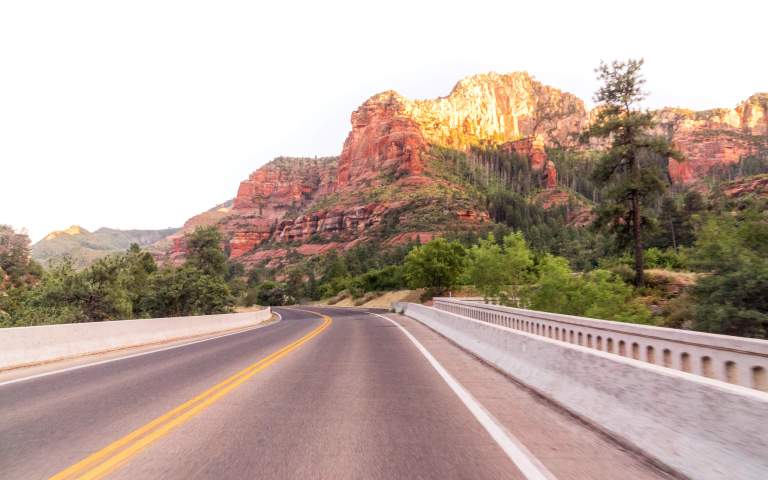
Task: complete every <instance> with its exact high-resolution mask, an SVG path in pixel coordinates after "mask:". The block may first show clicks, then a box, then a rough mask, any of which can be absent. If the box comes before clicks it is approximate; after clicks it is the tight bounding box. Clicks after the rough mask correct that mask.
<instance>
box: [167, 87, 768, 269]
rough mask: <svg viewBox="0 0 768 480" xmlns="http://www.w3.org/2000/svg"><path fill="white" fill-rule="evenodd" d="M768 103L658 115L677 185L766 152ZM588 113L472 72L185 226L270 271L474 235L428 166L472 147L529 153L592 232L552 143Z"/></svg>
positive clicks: (449, 189) (479, 208)
mask: <svg viewBox="0 0 768 480" xmlns="http://www.w3.org/2000/svg"><path fill="white" fill-rule="evenodd" d="M767 105H768V94H759V95H754V96H753V97H750V98H749V99H748V100H747V101H745V102H743V103H742V104H740V105H739V106H737V107H736V108H734V109H731V110H728V109H720V110H711V111H707V112H691V111H687V110H680V109H664V110H661V111H658V112H656V115H657V119H658V121H659V130H658V132H659V133H664V134H667V135H668V136H669V138H670V139H671V140H672V141H673V142H674V143H675V145H676V146H677V148H678V149H680V150H681V151H682V153H683V154H684V156H685V157H686V161H685V162H682V163H678V162H674V161H672V162H670V175H671V177H672V178H673V180H674V181H677V182H691V181H695V180H696V179H698V178H702V177H703V176H706V175H707V174H708V173H709V172H710V171H711V170H712V169H713V168H717V167H718V166H722V165H729V164H732V163H735V162H738V161H739V160H740V159H742V158H743V157H744V156H747V155H753V154H756V153H760V152H762V151H768V150H766V149H765V142H766V139H768V117H767V116H766V110H768V109H767ZM589 118H590V116H589V113H588V112H587V111H586V109H585V107H584V103H583V102H582V101H581V100H579V99H578V98H577V97H575V96H574V95H571V94H569V93H566V92H562V91H560V90H557V89H555V88H552V87H548V86H546V85H543V84H541V83H540V82H538V81H536V80H535V79H534V78H533V77H531V76H530V75H528V74H527V73H524V72H517V73H511V74H507V75H499V74H495V73H489V74H484V75H475V76H472V77H469V78H467V79H464V80H462V81H460V82H459V83H457V84H456V86H455V87H454V88H453V90H452V91H451V92H450V94H449V95H448V96H446V97H441V98H437V99H433V100H411V99H408V98H405V97H403V96H401V95H399V94H398V93H396V92H394V91H387V92H383V93H380V94H377V95H374V96H372V97H371V98H369V99H368V100H366V101H365V102H364V103H363V104H362V105H361V106H360V107H359V108H358V109H357V110H355V111H354V112H353V113H352V115H351V130H350V133H349V135H348V136H347V138H346V140H345V142H344V145H343V148H342V151H341V155H340V156H339V157H331V158H319V159H318V158H315V159H308V158H278V159H275V160H274V161H272V162H270V163H268V164H266V165H264V166H263V167H261V168H260V169H258V170H256V171H255V172H253V173H252V174H251V175H250V176H249V178H248V179H247V180H245V181H243V182H242V183H241V184H240V187H239V189H238V191H237V195H236V196H235V199H234V201H233V202H232V205H231V208H229V206H228V207H226V208H223V209H217V210H216V211H215V212H214V211H212V212H208V213H207V214H204V215H203V216H201V217H200V218H198V219H197V220H194V219H193V220H191V221H190V222H188V224H189V225H190V227H191V226H192V225H197V224H201V222H202V223H204V224H216V225H218V226H219V228H220V229H221V230H222V232H223V233H224V235H225V238H226V244H227V247H228V248H229V251H230V255H231V257H233V258H237V259H239V260H241V261H243V262H245V263H257V262H263V261H270V262H271V264H274V262H279V261H282V260H280V259H284V258H286V257H287V256H289V254H290V253H292V252H295V253H297V254H300V255H313V254H317V253H322V252H327V251H329V250H333V249H343V248H349V247H351V246H353V245H355V244H356V243H357V242H359V241H361V240H364V239H373V238H375V239H378V240H379V241H381V242H382V244H384V245H395V244H398V243H402V242H406V241H413V240H414V239H416V240H417V241H421V240H424V239H430V238H432V237H433V236H435V235H438V234H440V233H443V232H445V231H446V230H447V229H448V228H464V227H466V228H477V227H478V226H480V225H483V224H485V223H487V222H488V221H489V218H488V213H487V211H486V210H485V208H484V206H483V205H482V203H481V202H479V201H477V199H474V200H473V199H471V198H470V196H469V195H467V194H466V192H465V191H464V190H463V188H464V187H463V186H462V185H456V184H452V183H451V180H449V178H450V176H445V175H440V173H441V172H436V171H434V169H435V168H437V167H435V166H434V165H435V163H434V162H432V161H431V160H432V159H433V156H432V155H433V153H432V151H433V149H434V148H435V147H436V146H437V147H443V148H449V149H454V150H459V151H464V152H470V147H473V146H482V147H494V148H500V149H501V150H503V151H506V152H509V153H515V154H517V155H519V156H521V157H524V158H527V159H528V161H529V162H530V167H531V170H532V171H533V172H538V173H539V177H538V181H539V183H538V184H537V185H535V186H534V188H535V189H541V190H542V191H540V192H539V193H538V194H537V195H536V196H535V198H534V199H533V201H535V202H538V203H539V204H541V205H542V206H544V207H545V208H551V207H556V206H565V207H567V208H568V209H569V211H568V212H569V214H568V221H569V222H570V223H571V224H572V225H584V224H587V223H589V222H590V221H591V218H592V214H591V211H590V208H589V206H588V204H587V203H585V202H582V201H580V200H579V199H575V200H574V198H573V195H572V194H571V193H569V192H567V191H565V190H563V189H558V188H557V165H556V164H555V163H554V162H553V161H551V160H550V159H549V158H548V157H547V147H558V146H568V145H570V144H572V143H573V138H574V134H577V133H579V132H581V131H582V130H583V129H584V128H585V127H586V126H587V124H588V122H589ZM469 158H470V160H471V155H469ZM188 230H189V228H187V227H186V226H185V228H184V230H183V232H186V231H188ZM425 241H426V240H425ZM183 250H184V246H183V241H182V240H181V236H180V235H179V236H178V237H176V238H175V239H174V246H173V248H172V251H173V252H175V253H174V255H175V256H177V257H178V256H181V255H183Z"/></svg>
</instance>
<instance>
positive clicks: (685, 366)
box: [680, 352, 691, 373]
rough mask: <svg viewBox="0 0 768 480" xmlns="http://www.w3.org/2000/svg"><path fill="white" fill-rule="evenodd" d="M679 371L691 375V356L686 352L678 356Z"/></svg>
mask: <svg viewBox="0 0 768 480" xmlns="http://www.w3.org/2000/svg"><path fill="white" fill-rule="evenodd" d="M680 370H682V371H684V372H688V373H691V356H690V355H689V354H688V353H687V352H683V353H681V354H680Z"/></svg>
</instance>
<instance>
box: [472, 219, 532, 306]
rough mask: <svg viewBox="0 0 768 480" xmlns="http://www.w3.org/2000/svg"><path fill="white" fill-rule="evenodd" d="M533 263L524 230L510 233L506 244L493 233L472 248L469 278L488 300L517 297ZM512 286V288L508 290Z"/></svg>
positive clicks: (505, 238)
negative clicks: (498, 240) (519, 287)
mask: <svg viewBox="0 0 768 480" xmlns="http://www.w3.org/2000/svg"><path fill="white" fill-rule="evenodd" d="M532 266H533V259H532V252H531V251H530V250H529V249H528V246H527V245H526V243H525V239H524V238H523V235H522V234H521V233H520V232H515V233H511V234H509V235H506V236H505V237H504V238H503V240H502V243H501V244H499V243H497V242H496V238H495V237H494V235H493V233H489V234H488V237H487V238H485V239H480V241H479V242H478V243H477V244H476V245H473V246H472V247H471V248H470V249H469V263H468V267H467V270H466V277H467V280H468V282H469V283H470V284H472V285H474V286H475V287H476V288H477V289H478V290H480V292H482V294H483V297H484V298H485V300H486V301H488V299H490V298H496V297H501V296H502V293H504V295H503V297H504V298H510V297H512V298H516V297H517V294H518V292H517V291H516V288H517V287H518V286H520V285H523V284H525V283H526V281H527V280H528V279H529V277H530V274H531V267H532ZM506 287H510V289H511V290H510V291H505V288H506Z"/></svg>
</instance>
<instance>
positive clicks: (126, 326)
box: [0, 308, 272, 369]
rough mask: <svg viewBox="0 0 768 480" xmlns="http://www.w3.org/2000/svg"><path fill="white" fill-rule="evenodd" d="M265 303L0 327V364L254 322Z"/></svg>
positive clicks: (12, 365) (268, 312)
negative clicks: (244, 309)
mask: <svg viewBox="0 0 768 480" xmlns="http://www.w3.org/2000/svg"><path fill="white" fill-rule="evenodd" d="M271 315H272V312H271V310H270V309H269V308H265V309H263V310H259V311H256V312H248V313H229V314H222V315H202V316H195V317H172V318H150V319H141V320H117V321H111V322H91V323H67V324H61V325H40V326H34V327H13V328H0V369H8V368H15V367H20V366H24V365H34V364H37V363H43V362H49V361H53V360H59V359H64V358H70V357H76V356H79V355H86V354H92V353H98V352H106V351H110V350H117V349H120V348H127V347H132V346H138V345H146V344H151V343H160V342H165V341H169V340H175V339H180V338H186V337H194V336H197V335H205V334H210V333H216V332H223V331H226V330H234V329H237V328H244V327H248V326H253V325H256V324H258V323H260V322H262V321H264V320H267V319H269V318H270V316H271Z"/></svg>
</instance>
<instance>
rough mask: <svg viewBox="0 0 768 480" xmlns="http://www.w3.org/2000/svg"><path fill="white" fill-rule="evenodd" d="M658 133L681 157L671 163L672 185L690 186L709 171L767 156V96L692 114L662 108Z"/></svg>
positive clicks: (758, 95) (682, 110)
mask: <svg viewBox="0 0 768 480" xmlns="http://www.w3.org/2000/svg"><path fill="white" fill-rule="evenodd" d="M656 115H657V121H658V122H659V130H660V131H661V132H663V133H666V134H667V135H668V137H669V138H670V139H671V140H672V141H673V143H674V145H675V147H676V148H677V149H678V150H680V152H681V153H682V154H683V156H684V160H683V161H682V162H678V161H676V160H671V161H670V164H669V174H670V177H671V178H672V180H673V181H675V182H680V183H692V182H695V181H697V180H699V179H702V178H705V177H706V176H707V175H709V174H710V173H711V172H712V170H713V169H717V168H722V167H724V166H728V165H732V164H735V163H737V162H739V160H741V159H743V158H745V157H747V156H753V155H755V156H756V155H764V154H766V152H768V94H766V93H762V94H756V95H753V96H751V97H749V98H748V99H747V100H745V101H744V102H742V103H740V104H739V105H738V106H736V108H733V109H726V108H718V109H713V110H705V111H701V112H694V111H691V110H684V109H679V108H665V109H662V110H660V111H658V112H656Z"/></svg>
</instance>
